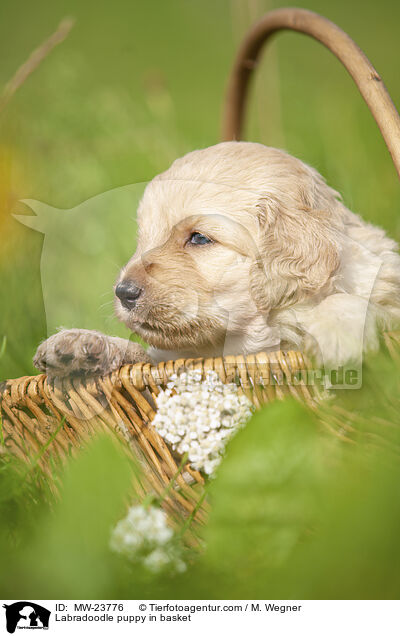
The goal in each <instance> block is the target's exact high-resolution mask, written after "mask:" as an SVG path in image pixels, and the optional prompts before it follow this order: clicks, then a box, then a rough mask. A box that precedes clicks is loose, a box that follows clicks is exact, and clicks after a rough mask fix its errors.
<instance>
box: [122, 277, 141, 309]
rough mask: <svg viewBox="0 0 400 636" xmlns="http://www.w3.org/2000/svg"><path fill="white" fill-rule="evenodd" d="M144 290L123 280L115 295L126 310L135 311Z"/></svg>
mask: <svg viewBox="0 0 400 636" xmlns="http://www.w3.org/2000/svg"><path fill="white" fill-rule="evenodd" d="M142 291H143V289H141V287H137V286H136V285H135V284H134V283H133V282H132V281H129V280H123V281H122V282H121V283H118V285H117V286H116V288H115V294H116V296H118V298H119V299H120V301H121V304H122V306H123V307H125V308H126V309H133V307H134V306H135V305H136V301H137V299H138V298H139V296H140V294H141V293H142Z"/></svg>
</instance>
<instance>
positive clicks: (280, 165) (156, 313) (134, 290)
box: [34, 142, 400, 377]
mask: <svg viewBox="0 0 400 636" xmlns="http://www.w3.org/2000/svg"><path fill="white" fill-rule="evenodd" d="M138 223H139V236H138V247H137V250H136V252H135V254H134V255H133V256H132V258H131V259H130V260H129V262H128V263H127V265H126V266H125V267H124V268H123V269H122V271H121V273H120V276H119V278H118V281H117V284H116V287H115V294H116V313H117V316H118V317H119V319H120V320H122V321H123V322H124V323H125V324H126V325H127V326H128V327H129V328H130V329H131V330H132V331H133V332H135V333H137V334H139V335H140V336H141V337H142V338H143V339H144V340H145V341H146V342H148V343H149V344H150V345H151V349H149V350H148V352H147V353H146V352H145V351H144V350H143V349H142V347H141V346H140V345H138V344H135V343H131V342H128V341H126V340H123V339H122V338H113V337H111V336H106V335H103V334H100V333H98V332H96V331H87V330H83V329H82V330H80V329H71V330H63V331H60V332H59V333H56V334H55V335H53V336H51V337H50V338H49V339H48V340H46V341H45V342H44V343H42V344H41V345H40V347H39V348H38V350H37V353H36V356H35V358H34V363H35V365H36V366H37V367H38V368H39V369H41V370H43V371H47V372H48V373H49V375H50V376H53V377H57V376H64V375H68V374H70V373H76V372H84V373H101V374H105V373H107V372H109V371H111V370H113V369H116V368H118V367H119V366H121V365H122V364H123V363H129V362H137V361H141V360H148V359H149V355H150V356H151V359H153V360H155V361H158V360H161V359H169V358H177V357H211V356H218V355H222V354H239V353H243V354H246V353H255V352H259V351H271V350H276V349H279V348H283V349H289V348H296V349H297V348H298V349H300V350H303V351H305V352H306V353H307V354H308V355H309V356H311V357H312V358H314V359H315V360H316V362H317V363H318V364H325V365H329V366H338V365H341V364H345V363H348V362H350V361H353V360H359V359H360V357H361V354H362V352H363V351H368V350H373V349H376V348H377V347H378V330H379V328H380V327H384V328H390V327H391V326H392V325H394V323H396V322H398V321H399V320H400V257H399V255H398V254H397V251H396V250H397V245H396V243H395V242H394V241H393V240H391V239H390V238H388V237H387V236H386V235H385V233H384V231H383V230H381V229H379V228H377V227H374V226H372V225H369V224H368V223H365V222H364V221H363V220H362V219H361V218H360V217H359V216H357V215H356V214H353V213H352V212H351V211H350V210H348V209H347V208H346V207H345V206H344V205H343V203H342V202H341V200H340V196H339V195H338V193H337V192H335V191H334V190H332V189H331V188H330V187H329V186H327V185H326V183H325V181H324V180H323V178H322V177H321V176H320V175H319V174H318V173H317V172H316V171H315V170H314V169H313V168H310V167H309V166H307V165H305V164H304V163H302V162H301V161H299V160H298V159H295V158H294V157H291V156H290V155H288V154H286V153H285V152H283V151H281V150H276V149H274V148H267V147H265V146H263V145H261V144H256V143H246V142H227V143H221V144H218V145H216V146H213V147H211V148H205V149H204V150H197V151H194V152H191V153H189V154H187V155H186V156H184V157H182V158H181V159H177V160H176V161H175V162H174V163H173V164H172V166H171V167H170V168H169V170H167V171H166V172H164V173H162V174H160V175H158V176H157V177H155V179H153V181H151V182H150V184H149V185H148V186H147V188H146V190H145V192H144V195H143V198H142V200H141V203H140V205H139V210H138Z"/></svg>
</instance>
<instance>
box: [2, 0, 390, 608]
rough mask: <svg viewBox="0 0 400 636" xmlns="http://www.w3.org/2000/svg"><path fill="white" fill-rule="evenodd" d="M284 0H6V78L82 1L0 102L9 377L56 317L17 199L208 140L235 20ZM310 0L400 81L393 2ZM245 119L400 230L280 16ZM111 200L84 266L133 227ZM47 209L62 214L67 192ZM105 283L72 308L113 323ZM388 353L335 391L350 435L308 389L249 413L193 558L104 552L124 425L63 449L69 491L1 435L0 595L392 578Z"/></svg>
mask: <svg viewBox="0 0 400 636" xmlns="http://www.w3.org/2000/svg"><path fill="white" fill-rule="evenodd" d="M291 4H292V5H295V6H296V5H299V6H301V5H303V2H302V1H299V0H294V2H292V3H291ZM277 6H283V3H281V2H276V1H273V2H272V1H271V2H270V1H267V0H252V1H250V0H249V1H244V0H220V1H219V2H217V3H216V2H212V1H211V0H203V1H202V2H201V3H198V2H194V1H192V0H169V1H168V2H163V1H162V0H150V1H149V2H146V3H144V2H139V1H137V0H135V1H134V2H126V1H125V0H115V1H114V2H113V3H112V5H110V3H107V2H105V1H104V0H100V1H99V2H97V3H96V6H95V8H94V7H92V6H90V5H89V4H88V3H82V2H78V1H77V0H68V2H67V1H66V0H57V1H56V2H52V3H50V2H48V0H38V1H37V2H35V3H28V2H27V1H26V0H24V1H23V2H21V1H18V0H17V1H13V2H11V0H4V1H3V2H2V3H1V6H0V18H1V20H0V24H1V25H2V26H1V37H0V59H1V64H0V84H1V85H5V83H6V82H7V81H8V80H9V79H10V78H11V77H12V76H13V74H14V72H15V70H16V69H17V68H18V66H19V65H20V64H21V63H23V62H24V61H25V60H26V58H27V57H28V55H29V54H30V52H31V51H32V50H33V49H34V48H35V47H37V46H38V44H39V43H40V42H42V41H43V40H44V39H45V38H46V37H47V36H48V35H49V34H50V33H51V32H52V31H53V30H54V29H55V27H56V26H57V24H58V22H59V21H60V20H61V18H62V17H63V16H65V15H73V16H74V17H76V19H77V22H76V26H75V27H74V29H73V31H72V32H71V35H70V36H69V37H68V39H67V40H66V41H65V42H64V43H63V44H61V45H60V46H59V47H58V48H57V49H56V50H55V51H53V52H52V53H51V55H50V56H49V57H48V59H46V60H45V61H44V62H43V64H42V65H41V66H40V68H39V69H37V71H35V73H34V74H33V75H32V76H31V77H30V78H29V79H28V80H27V81H26V82H25V84H24V85H23V86H22V87H21V89H20V90H19V91H18V93H17V94H16V95H15V97H14V99H13V100H12V102H11V103H10V104H9V106H8V108H7V110H6V111H5V112H4V113H2V114H1V115H0V135H1V141H0V170H1V183H0V235H1V238H2V249H1V255H0V276H1V286H0V307H1V311H0V316H1V320H0V343H1V346H0V377H1V378H6V377H15V376H19V375H23V374H27V373H33V372H34V369H33V367H32V365H31V358H32V356H33V353H34V351H35V349H36V346H37V344H38V342H39V341H40V339H41V338H43V337H45V335H46V332H47V325H46V316H45V312H44V304H43V293H42V286H41V285H42V282H41V268H40V258H41V253H42V246H43V235H42V234H41V233H40V232H35V231H33V230H32V229H30V228H27V227H24V226H23V225H22V224H20V223H18V221H17V220H15V219H14V218H13V216H12V213H19V214H29V210H28V209H27V208H26V206H24V205H23V204H21V203H19V201H20V200H21V199H27V198H31V199H35V200H39V201H43V202H46V203H47V204H49V205H51V206H54V207H56V208H66V209H72V208H76V206H80V204H81V203H82V202H83V201H85V200H87V199H90V198H91V197H94V196H95V195H97V194H99V193H102V192H105V191H108V190H111V189H113V188H117V187H120V186H122V185H127V184H137V183H143V182H146V181H148V180H149V179H151V178H152V177H153V176H154V175H155V174H156V173H158V172H160V171H161V170H163V169H166V168H167V167H168V165H169V164H170V163H171V161H172V160H173V159H174V158H176V157H177V156H179V155H182V154H183V153H184V152H186V151H189V150H192V149H194V148H199V147H204V146H207V145H211V144H213V143H216V142H217V141H218V139H219V127H220V113H221V104H222V99H223V94H224V89H225V85H226V79H227V75H228V71H229V68H230V65H231V62H232V59H233V55H234V51H235V49H236V47H237V45H238V43H239V41H240V39H241V37H242V35H243V33H244V31H245V29H246V27H247V26H249V25H250V24H251V23H252V22H253V21H254V20H255V19H256V18H257V17H259V16H261V15H262V14H263V13H264V12H265V11H267V10H270V9H271V8H275V7H277ZM307 8H309V9H313V10H316V11H318V12H320V13H322V14H324V15H326V16H327V17H329V18H331V19H332V20H333V21H335V22H337V23H338V24H339V25H340V26H341V27H342V28H344V29H345V30H346V31H347V32H348V33H349V34H350V35H351V36H352V37H353V38H354V39H355V40H356V42H357V43H358V44H359V45H360V46H361V47H362V48H363V49H364V50H365V52H366V53H367V55H368V56H369V57H370V59H371V60H372V62H373V63H374V65H375V66H376V68H377V69H378V71H379V72H380V73H381V75H382V77H383V79H384V81H385V83H386V85H387V86H388V88H389V91H390V93H391V95H392V98H393V100H394V101H395V103H400V84H399V82H398V69H397V62H398V54H397V53H398V51H397V48H398V24H399V19H400V5H399V3H397V2H395V1H394V0H383V2H381V3H379V4H377V3H376V2H372V0H368V1H367V2H365V1H364V2H361V0H356V1H354V2H352V3H351V5H349V4H348V3H347V2H345V1H344V0H338V2H336V3H334V4H332V3H328V2H327V0H310V1H309V2H308V3H307ZM246 138H248V139H251V140H256V141H261V142H263V143H266V144H269V145H273V146H274V145H275V146H278V147H284V148H286V149H287V150H288V151H289V152H291V153H293V154H295V155H297V156H298V157H300V158H301V159H303V160H305V161H307V162H309V163H311V164H312V165H314V166H315V167H316V168H317V169H318V170H320V171H321V173H322V174H323V175H324V176H325V177H326V178H327V179H328V182H329V183H330V184H331V185H332V186H334V187H335V188H337V189H338V190H339V191H340V192H341V193H342V194H343V196H344V200H345V203H346V204H347V205H348V206H349V207H351V208H352V209H354V210H355V211H357V212H359V213H361V214H362V216H363V217H364V218H366V219H368V220H371V221H372V222H375V223H378V224H380V225H382V226H383V227H385V228H386V229H387V230H388V231H389V232H390V233H391V235H392V236H393V237H394V238H396V239H400V215H399V212H400V209H399V207H400V206H399V198H398V195H397V190H396V189H397V188H398V183H397V178H396V174H395V171H394V168H393V166H392V164H391V160H390V157H389V154H388V153H387V151H386V148H385V146H384V144H383V141H382V140H381V138H380V135H379V132H378V130H377V128H376V126H375V124H374V122H373V120H372V117H371V116H370V114H369V112H368V110H367V108H366V106H365V105H364V103H363V102H362V100H361V98H360V96H359V95H358V93H357V90H356V88H355V87H354V85H353V84H352V82H351V81H350V79H349V78H348V77H347V75H346V73H345V71H344V70H343V69H342V68H340V65H339V63H338V62H337V61H336V60H335V59H334V58H333V57H332V56H331V54H329V53H328V52H327V51H325V50H323V49H322V47H321V46H320V45H318V44H317V43H315V42H312V41H310V40H308V39H307V38H305V37H301V36H299V35H296V34H283V35H280V36H279V37H278V38H277V39H276V40H275V41H274V42H273V43H272V44H271V46H270V48H269V49H268V52H267V54H266V55H265V57H264V59H263V61H262V62H261V64H260V67H259V69H258V72H257V77H256V81H255V84H254V87H253V95H252V100H251V107H250V112H249V118H248V124H247V130H246ZM112 207H113V206H110V209H109V211H108V213H109V217H108V218H107V219H106V217H105V215H106V214H107V210H106V209H103V212H102V215H100V216H99V217H98V218H99V222H100V224H101V225H102V227H104V226H105V227H107V237H108V239H110V240H111V239H112V263H111V262H110V259H107V258H104V257H103V253H102V252H101V251H99V253H98V254H94V255H93V259H94V261H93V264H94V266H95V271H96V280H98V281H102V282H104V285H106V284H107V285H109V286H111V285H112V280H114V276H115V273H116V272H117V271H118V268H119V267H120V266H121V265H123V264H124V263H125V262H126V260H127V259H128V258H129V256H130V255H131V253H132V252H133V251H134V248H135V225H134V217H135V205H133V204H132V208H130V207H129V206H128V209H127V208H126V206H125V204H124V205H122V204H121V208H118V210H113V209H112ZM77 209H78V210H79V209H81V208H80V207H78V208H77ZM58 214H60V219H61V215H62V214H63V211H62V210H61V211H60V212H58ZM114 214H115V216H114ZM114 218H115V220H118V223H116V225H118V233H120V234H119V236H120V237H122V238H121V239H120V240H119V239H118V236H117V234H113V232H114V230H115V227H114V228H113V227H112V225H113V224H112V220H113V219H114ZM61 225H62V224H61V223H60V226H61ZM56 257H57V254H56ZM52 263H53V267H54V271H55V272H57V275H61V274H62V273H63V272H64V274H65V276H67V275H68V272H65V261H64V258H63V256H62V254H61V252H60V255H59V259H58V262H57V258H56V260H55V261H54V262H53V261H52ZM77 271H78V268H76V269H75V270H73V271H72V270H71V272H70V275H69V277H68V285H67V286H65V290H66V292H65V298H64V299H62V302H63V303H64V307H65V308H66V309H65V316H66V317H65V322H64V325H65V326H72V324H73V323H74V321H75V320H76V321H77V320H80V317H81V313H80V312H82V307H83V305H82V306H77V307H76V311H75V309H74V297H75V294H78V293H79V294H80V295H81V297H83V295H84V294H85V288H84V280H83V279H82V278H81V277H79V275H78V274H77V273H76V272H77ZM60 272H61V274H60ZM57 280H58V279H57V277H56V276H55V277H54V280H53V284H54V285H57ZM100 287H101V286H100V283H99V285H98V286H95V287H94V288H93V290H92V291H91V295H90V305H89V304H88V305H87V306H84V314H85V320H86V323H85V325H83V324H81V325H80V326H87V327H90V326H92V327H96V326H98V325H99V324H100V323H101V321H102V320H105V319H107V321H108V324H109V328H108V332H109V333H120V334H121V335H122V334H123V333H126V331H124V328H123V327H122V326H121V325H119V324H118V323H117V322H116V319H115V318H113V317H112V307H111V305H110V306H109V313H108V314H107V312H108V309H106V310H104V307H103V305H104V302H105V301H108V300H110V299H111V298H112V290H111V288H110V292H109V296H106V297H104V296H103V292H104V289H103V288H101V289H100ZM62 289H64V288H62ZM62 306H63V305H62V304H60V305H59V307H62ZM106 314H107V315H106ZM398 375H399V374H398V369H397V368H395V367H394V366H393V363H392V362H391V361H389V360H388V359H387V358H386V357H385V356H380V357H378V358H376V359H372V360H371V361H370V362H369V366H368V364H367V367H366V370H365V373H364V381H363V383H364V386H363V389H361V390H360V391H349V392H348V394H346V393H345V392H341V394H340V396H338V398H337V399H336V402H335V405H337V407H338V408H341V409H342V411H341V416H340V417H342V418H344V419H345V418H346V417H348V418H350V413H352V419H351V425H352V426H353V427H354V428H356V429H357V430H359V431H362V432H363V435H361V437H360V440H359V443H358V444H357V445H352V444H345V443H343V442H342V441H340V440H339V439H338V438H336V437H334V436H332V435H330V434H329V433H328V432H323V431H322V430H321V426H320V424H319V423H318V420H317V418H316V417H315V416H314V415H311V414H310V413H309V412H308V411H306V409H305V408H304V407H302V406H300V405H299V404H294V403H292V402H286V403H279V404H274V405H272V406H269V407H266V408H265V409H263V410H262V411H261V412H260V413H258V414H257V415H255V416H254V418H253V420H252V421H251V422H250V424H249V425H248V426H247V427H246V429H245V430H243V431H242V432H241V433H240V434H239V435H238V436H237V437H236V438H235V439H234V440H233V442H232V444H231V446H230V448H229V452H228V455H227V458H226V460H225V461H224V463H223V465H222V467H221V470H220V472H219V475H218V477H217V478H216V479H215V481H214V482H212V483H211V484H210V487H209V498H210V501H211V502H212V514H211V517H210V522H209V524H208V526H207V527H206V528H205V529H204V532H203V539H204V543H205V546H206V548H205V550H204V552H202V553H200V554H198V553H193V554H190V553H189V554H188V555H187V556H188V560H189V562H190V563H191V565H190V567H189V569H188V572H187V574H183V575H179V576H175V577H174V578H154V577H150V575H149V574H146V573H145V572H142V571H141V570H140V569H139V568H136V569H135V570H132V568H131V567H129V566H128V565H127V564H126V563H125V562H124V561H123V560H121V559H119V558H117V557H116V556H114V555H112V554H111V553H110V552H109V549H108V539H109V530H110V528H111V526H112V525H113V524H114V523H116V521H118V519H119V518H120V517H121V516H122V515H123V514H124V510H125V507H126V504H127V502H128V500H129V498H131V497H133V496H134V493H132V491H131V486H130V483H131V479H130V477H131V471H132V470H136V467H134V466H133V465H132V464H131V463H130V462H129V461H128V460H127V458H126V455H125V454H124V453H123V452H122V451H120V449H118V446H116V445H115V443H114V441H111V440H109V439H103V438H99V439H97V440H95V441H94V442H93V444H92V445H89V447H88V448H86V449H85V450H84V451H83V452H82V453H81V454H80V455H79V457H78V458H77V459H76V460H73V461H70V462H69V463H68V465H67V466H66V468H65V470H64V471H62V472H60V471H59V470H57V471H56V470H55V471H54V474H53V477H52V479H53V480H54V483H55V484H57V486H58V488H59V490H60V493H61V494H60V498H59V499H55V498H54V496H53V494H52V493H51V491H50V490H49V487H48V485H47V482H46V480H45V479H44V476H43V475H42V474H41V472H40V470H39V469H38V468H37V466H32V467H30V468H29V470H27V468H26V467H25V466H21V465H20V464H19V463H18V462H17V461H16V460H14V459H11V458H9V457H7V456H1V461H0V559H1V563H2V574H1V578H0V590H1V592H0V593H1V595H2V596H3V597H4V598H11V597H12V598H20V597H22V596H26V597H32V596H33V597H36V598H40V597H41V598H61V597H62V598H77V597H82V598H110V599H112V598H135V597H137V598H138V597H141V598H146V597H152V598H174V597H175V598H266V597H270V598H398V594H399V583H400V581H399V572H400V568H399V559H400V550H399V544H398V532H399V523H400V501H399V494H398V483H399V477H400V475H399V464H398V460H397V458H396V456H395V450H396V448H397V445H398V442H399V439H398V427H399V421H398V413H399V399H398V395H399V386H398ZM326 408H327V409H328V411H329V408H330V407H329V406H327V407H326ZM332 413H333V410H332V411H331V414H330V415H329V414H328V417H333V416H332ZM382 439H383V441H385V442H386V444H382V443H380V442H381V441H382Z"/></svg>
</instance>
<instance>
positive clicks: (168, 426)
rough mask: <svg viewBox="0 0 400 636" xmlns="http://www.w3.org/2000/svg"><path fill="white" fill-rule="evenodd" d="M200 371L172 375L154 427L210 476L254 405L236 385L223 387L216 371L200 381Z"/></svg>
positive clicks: (159, 401)
mask: <svg viewBox="0 0 400 636" xmlns="http://www.w3.org/2000/svg"><path fill="white" fill-rule="evenodd" d="M201 378H202V374H201V372H200V371H188V372H186V371H185V372H183V373H181V374H180V375H179V376H177V375H176V374H174V375H171V376H170V378H169V382H168V384H167V387H168V388H167V389H166V390H165V391H160V394H159V395H158V397H157V407H158V411H157V413H156V416H155V418H154V420H153V426H154V427H155V429H156V430H157V432H158V433H159V435H161V437H163V438H164V439H165V440H166V441H167V442H169V443H170V444H171V445H172V448H173V450H176V451H177V452H178V453H180V454H181V455H183V454H184V453H186V452H187V453H188V458H189V461H190V462H191V464H192V466H193V467H194V468H196V469H197V470H203V471H204V472H205V473H206V474H209V475H211V474H212V473H214V472H215V469H216V468H217V466H218V464H219V463H220V461H221V459H222V456H223V453H224V449H225V446H226V444H227V442H228V440H229V439H230V438H231V437H232V436H233V435H234V434H235V433H236V432H237V430H238V429H239V428H240V427H241V426H243V425H244V423H245V422H246V420H248V419H249V417H250V416H251V414H252V408H253V407H252V405H251V403H250V401H249V400H248V399H247V398H246V396H244V395H239V394H238V388H237V386H236V384H233V383H231V384H225V385H224V384H223V383H222V382H221V380H220V378H219V376H218V374H217V373H216V372H215V371H208V372H207V373H206V378H205V380H204V381H203V382H202V381H201Z"/></svg>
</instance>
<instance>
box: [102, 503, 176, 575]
mask: <svg viewBox="0 0 400 636" xmlns="http://www.w3.org/2000/svg"><path fill="white" fill-rule="evenodd" d="M173 538H174V531H173V530H172V528H170V527H169V526H168V525H167V515H166V514H165V512H164V511H163V510H161V509H160V508H156V507H155V506H149V507H148V508H145V507H144V506H132V507H131V508H129V510H128V514H127V515H126V517H124V519H121V521H119V522H118V523H117V525H116V526H115V528H114V529H113V531H112V534H111V540H110V548H111V549H112V550H113V551H114V552H118V553H119V554H121V555H123V556H125V557H127V558H128V559H129V560H130V561H132V562H134V563H142V564H143V565H144V566H145V567H146V568H147V569H148V570H150V571H152V572H154V573H158V572H161V571H163V570H165V569H166V568H167V567H168V569H169V571H170V572H171V571H175V572H183V571H184V570H185V569H186V565H185V563H184V562H183V561H182V559H181V558H180V554H179V550H178V548H177V546H176V544H175V543H174V541H173Z"/></svg>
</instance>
